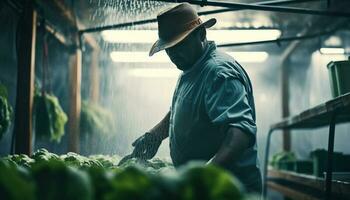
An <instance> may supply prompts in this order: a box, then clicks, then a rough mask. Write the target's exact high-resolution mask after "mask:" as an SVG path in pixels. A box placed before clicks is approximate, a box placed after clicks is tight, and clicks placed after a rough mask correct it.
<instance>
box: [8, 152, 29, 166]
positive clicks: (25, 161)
mask: <svg viewBox="0 0 350 200" xmlns="http://www.w3.org/2000/svg"><path fill="white" fill-rule="evenodd" d="M3 159H4V160H8V161H10V162H13V163H15V164H17V165H19V166H23V167H27V168H28V167H30V166H31V165H32V164H33V163H34V159H32V158H30V157H29V156H27V155H26V154H14V155H8V156H6V157H4V158H3Z"/></svg>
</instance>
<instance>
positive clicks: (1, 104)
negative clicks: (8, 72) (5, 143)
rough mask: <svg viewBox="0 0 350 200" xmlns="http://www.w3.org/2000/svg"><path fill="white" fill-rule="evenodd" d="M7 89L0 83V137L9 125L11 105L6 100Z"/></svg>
mask: <svg viewBox="0 0 350 200" xmlns="http://www.w3.org/2000/svg"><path fill="white" fill-rule="evenodd" d="M7 95H8V94H7V89H6V87H5V86H4V85H0V139H1V138H2V136H3V135H4V134H5V133H6V131H7V129H8V127H9V126H10V125H11V119H12V107H11V105H10V104H9V103H8V101H7V97H8V96H7Z"/></svg>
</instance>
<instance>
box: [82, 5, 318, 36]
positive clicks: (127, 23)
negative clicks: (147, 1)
mask: <svg viewBox="0 0 350 200" xmlns="http://www.w3.org/2000/svg"><path fill="white" fill-rule="evenodd" d="M313 1H320V0H271V1H264V2H258V3H252V4H248V5H257V6H258V5H284V4H290V3H303V2H313ZM172 2H173V3H175V2H174V1H172ZM188 2H190V1H188ZM190 3H192V1H191V2H190ZM238 10H244V8H224V9H215V10H210V11H202V12H198V15H199V16H202V15H212V14H218V13H224V12H230V11H238ZM155 22H157V19H156V18H153V19H146V20H138V21H133V22H126V23H120V24H114V25H107V26H101V27H93V28H87V29H84V30H79V33H80V34H84V33H93V32H99V31H104V30H110V29H116V28H123V27H127V26H135V25H143V24H149V23H155Z"/></svg>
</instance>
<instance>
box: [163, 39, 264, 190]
mask: <svg viewBox="0 0 350 200" xmlns="http://www.w3.org/2000/svg"><path fill="white" fill-rule="evenodd" d="M229 127H235V128H238V129H240V130H242V131H243V132H244V133H245V134H249V135H250V136H252V137H250V138H252V140H251V144H250V146H249V148H248V149H247V150H246V151H245V152H244V153H243V154H242V155H241V156H240V158H239V159H238V161H236V162H235V163H232V165H231V166H230V167H229V170H230V171H231V172H232V173H233V174H234V175H236V176H237V178H238V179H240V180H241V182H243V184H244V185H246V186H247V187H250V185H254V184H258V185H259V184H261V177H260V171H259V169H258V166H257V150H256V141H255V138H256V131H257V128H256V124H255V106H254V98H253V91H252V86H251V83H250V80H249V77H248V75H247V73H246V72H245V71H244V69H243V68H242V67H241V66H240V65H239V63H238V62H237V61H235V60H234V58H232V57H231V56H229V55H227V54H226V53H224V52H220V51H218V50H217V49H216V45H215V43H214V42H208V43H207V45H206V48H205V50H204V53H203V55H202V56H201V57H200V58H199V59H198V60H197V62H196V63H195V64H194V65H193V66H192V67H191V68H190V69H189V70H186V71H184V72H183V73H182V74H181V75H180V77H179V79H178V82H177V85H176V88H175V91H174V95H173V99H172V105H171V110H170V126H169V135H170V155H171V158H172V161H173V163H174V165H175V166H180V165H182V164H185V163H187V162H188V161H192V160H202V161H209V160H210V159H211V158H212V157H214V155H215V154H216V153H217V152H218V151H219V148H220V147H221V145H222V143H223V141H224V138H225V136H226V132H227V130H228V128H229ZM253 187H255V186H253ZM257 187H259V186H257Z"/></svg>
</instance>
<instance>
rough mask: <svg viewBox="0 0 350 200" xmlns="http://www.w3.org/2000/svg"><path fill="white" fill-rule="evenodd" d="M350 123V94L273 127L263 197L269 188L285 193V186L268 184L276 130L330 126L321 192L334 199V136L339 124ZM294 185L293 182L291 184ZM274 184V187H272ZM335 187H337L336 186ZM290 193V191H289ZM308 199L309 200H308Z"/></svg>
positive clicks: (267, 144) (267, 145) (265, 169)
mask: <svg viewBox="0 0 350 200" xmlns="http://www.w3.org/2000/svg"><path fill="white" fill-rule="evenodd" d="M345 122H350V93H347V94H344V95H342V96H339V97H337V98H335V99H332V100H330V101H327V102H325V103H323V104H320V105H318V106H316V107H313V108H310V109H308V110H305V111H304V112H301V113H300V114H298V115H295V116H292V117H289V118H286V119H283V120H282V121H281V122H279V123H276V124H273V125H271V127H270V131H269V133H268V135H267V143H266V150H265V163H264V167H265V168H264V174H263V175H264V188H263V196H264V197H266V191H267V186H268V185H269V186H270V187H273V188H276V187H277V188H279V189H281V190H283V191H285V189H286V188H285V187H286V186H285V185H284V186H281V185H279V186H276V183H271V182H269V183H268V178H267V163H268V157H269V151H270V141H271V135H272V133H273V132H274V131H275V130H282V129H312V128H320V127H324V126H329V138H328V154H327V156H328V158H327V173H326V180H325V181H323V182H322V184H323V183H324V184H323V187H322V188H323V189H324V190H325V192H324V193H322V192H320V193H319V194H320V195H323V194H324V195H323V196H324V197H325V199H332V194H333V192H334V191H333V190H332V189H333V188H332V187H333V185H334V184H333V182H332V170H333V150H334V135H335V125H336V124H339V123H345ZM289 183H290V184H292V183H293V182H289ZM271 184H272V185H271ZM334 187H335V186H334ZM288 191H289V190H288ZM306 199H308V198H306Z"/></svg>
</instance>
